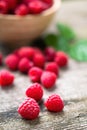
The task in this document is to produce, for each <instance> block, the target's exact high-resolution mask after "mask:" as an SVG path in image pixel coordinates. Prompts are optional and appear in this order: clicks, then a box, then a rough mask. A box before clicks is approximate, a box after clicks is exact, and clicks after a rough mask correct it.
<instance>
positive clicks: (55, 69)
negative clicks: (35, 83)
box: [45, 62, 59, 75]
mask: <svg viewBox="0 0 87 130" xmlns="http://www.w3.org/2000/svg"><path fill="white" fill-rule="evenodd" d="M45 70H46V71H50V72H54V73H55V74H56V75H58V74H59V66H58V65H57V63H56V62H50V63H48V64H47V65H46V66H45Z"/></svg>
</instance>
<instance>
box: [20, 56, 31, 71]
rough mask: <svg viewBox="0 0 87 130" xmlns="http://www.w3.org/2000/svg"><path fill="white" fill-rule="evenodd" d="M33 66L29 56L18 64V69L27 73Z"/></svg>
mask: <svg viewBox="0 0 87 130" xmlns="http://www.w3.org/2000/svg"><path fill="white" fill-rule="evenodd" d="M30 68H31V62H30V61H29V60H28V59H27V58H22V59H21V60H20V62H19V64H18V69H19V70H20V72H22V73H27V72H28V70H29V69H30Z"/></svg>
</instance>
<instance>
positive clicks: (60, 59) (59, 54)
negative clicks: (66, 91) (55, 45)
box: [54, 51, 68, 67]
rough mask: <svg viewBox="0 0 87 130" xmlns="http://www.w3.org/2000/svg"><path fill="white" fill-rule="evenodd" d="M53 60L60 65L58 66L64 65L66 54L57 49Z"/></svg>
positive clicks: (66, 60)
mask: <svg viewBox="0 0 87 130" xmlns="http://www.w3.org/2000/svg"><path fill="white" fill-rule="evenodd" d="M54 61H55V62H56V63H57V64H58V65H59V66H60V67H64V66H66V65H67V64H68V56H67V54H66V53H64V52H62V51H58V52H56V56H55V59H54Z"/></svg>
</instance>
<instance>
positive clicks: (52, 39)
mask: <svg viewBox="0 0 87 130" xmlns="http://www.w3.org/2000/svg"><path fill="white" fill-rule="evenodd" d="M57 38H58V36H57V35H56V34H48V35H47V36H46V37H45V38H44V40H45V43H46V44H47V45H48V46H53V47H54V46H55V45H56V43H57Z"/></svg>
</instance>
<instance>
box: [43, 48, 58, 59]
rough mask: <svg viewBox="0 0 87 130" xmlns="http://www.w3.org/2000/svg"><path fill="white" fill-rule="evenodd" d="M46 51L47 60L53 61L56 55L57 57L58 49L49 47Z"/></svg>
mask: <svg viewBox="0 0 87 130" xmlns="http://www.w3.org/2000/svg"><path fill="white" fill-rule="evenodd" d="M44 52H45V57H46V60H47V61H53V60H54V57H55V54H56V51H55V50H54V48H52V47H47V48H46V49H45V51H44Z"/></svg>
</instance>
